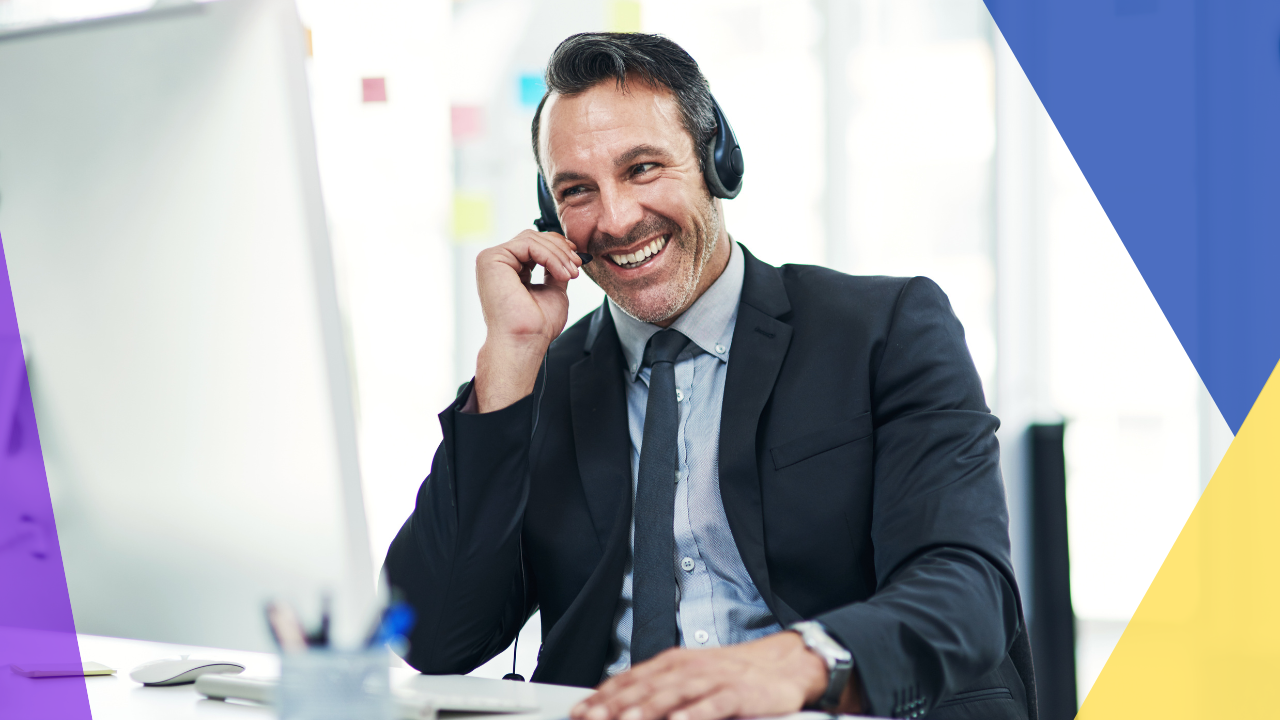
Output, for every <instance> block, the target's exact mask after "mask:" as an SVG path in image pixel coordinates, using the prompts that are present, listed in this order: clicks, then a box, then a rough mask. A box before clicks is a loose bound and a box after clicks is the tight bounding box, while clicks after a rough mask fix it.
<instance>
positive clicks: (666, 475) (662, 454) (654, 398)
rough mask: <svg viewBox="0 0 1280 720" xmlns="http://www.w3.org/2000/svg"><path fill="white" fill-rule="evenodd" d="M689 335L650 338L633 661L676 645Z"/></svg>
mask: <svg viewBox="0 0 1280 720" xmlns="http://www.w3.org/2000/svg"><path fill="white" fill-rule="evenodd" d="M688 344H689V338H687V337H685V336H684V335H681V334H680V333H679V332H677V331H675V330H663V331H661V332H659V333H657V334H655V335H654V336H653V337H651V338H649V346H648V348H647V349H646V351H645V357H644V359H645V365H650V366H652V370H650V373H649V402H648V405H647V406H646V410H645V413H644V440H643V441H642V444H641V446H640V476H639V478H638V480H637V482H636V506H635V522H636V537H635V550H634V553H633V555H632V576H631V578H632V585H631V588H632V600H633V603H632V625H631V664H632V665H633V666H634V665H638V664H640V663H642V662H644V661H645V660H648V659H649V658H651V657H653V656H654V655H657V654H658V653H660V652H662V651H663V650H666V649H667V648H669V647H672V646H674V645H675V644H676V642H677V640H678V638H677V637H676V634H677V630H676V566H675V549H674V548H675V536H674V531H673V529H672V527H673V525H674V524H675V512H676V474H677V462H678V460H679V456H678V454H677V452H676V433H677V430H676V427H677V424H678V423H679V420H680V411H679V409H678V408H677V406H676V365H675V363H676V356H677V355H679V354H680V351H681V350H683V349H684V346H685V345H688Z"/></svg>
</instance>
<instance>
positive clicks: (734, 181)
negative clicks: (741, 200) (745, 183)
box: [702, 96, 746, 200]
mask: <svg viewBox="0 0 1280 720" xmlns="http://www.w3.org/2000/svg"><path fill="white" fill-rule="evenodd" d="M711 109H712V110H713V111H715V114H716V131H715V134H714V135H712V136H711V139H710V140H708V141H707V150H706V153H705V155H704V156H703V158H702V175H703V177H704V178H706V181H707V188H708V189H709V190H711V194H712V195H713V196H715V197H718V198H724V199H726V200H729V199H732V198H735V197H737V196H738V193H740V192H742V175H743V171H744V170H745V169H746V168H745V166H744V165H743V164H742V146H740V145H738V137H737V136H736V135H734V134H733V128H731V127H729V121H728V120H726V119H725V117H724V112H722V111H721V110H720V103H718V102H716V99H715V97H714V96H713V97H712V98H711Z"/></svg>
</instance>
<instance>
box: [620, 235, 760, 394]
mask: <svg viewBox="0 0 1280 720" xmlns="http://www.w3.org/2000/svg"><path fill="white" fill-rule="evenodd" d="M745 267H746V264H745V262H744V261H743V259H742V250H741V249H740V248H739V247H738V244H737V243H735V242H733V241H732V240H730V241H729V264H728V265H726V266H725V268H724V272H722V273H720V277H718V278H716V281H715V282H714V283H712V284H711V287H709V288H707V291H706V292H704V293H702V297H699V298H698V299H697V300H696V301H694V303H693V305H692V306H690V308H689V309H688V310H685V311H684V313H683V314H682V315H681V316H680V317H678V318H676V321H675V322H674V323H672V324H671V327H672V329H674V330H679V331H680V332H681V333H683V334H684V336H685V337H687V338H689V339H690V340H691V341H693V342H692V343H691V344H690V347H689V348H686V349H685V351H684V352H683V353H681V357H685V356H687V355H689V354H690V352H691V351H696V349H701V350H702V351H703V352H705V353H707V354H708V355H714V356H715V357H717V358H719V359H720V361H721V362H728V361H729V346H730V344H731V343H732V340H733V326H734V324H736V322H737V320H738V301H739V300H740V299H741V298H742V277H743V272H744V270H745ZM608 303H609V314H610V315H612V316H613V325H614V327H615V328H616V329H617V331H618V340H619V341H621V343H622V355H623V357H625V358H626V360H627V372H628V373H629V374H630V375H631V379H632V381H634V380H635V379H636V376H637V375H639V374H640V363H641V362H642V361H643V359H644V348H645V346H646V345H648V344H649V338H650V337H653V335H654V333H656V332H658V331H659V330H661V329H662V328H660V327H658V326H657V325H654V324H652V323H647V322H641V321H639V320H637V319H635V318H633V317H631V316H630V315H628V314H627V313H626V312H624V311H623V310H622V309H621V308H619V307H618V306H617V305H615V304H614V303H613V300H609V301H608Z"/></svg>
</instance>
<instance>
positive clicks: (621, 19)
mask: <svg viewBox="0 0 1280 720" xmlns="http://www.w3.org/2000/svg"><path fill="white" fill-rule="evenodd" d="M607 19H608V22H607V24H606V26H607V27H608V28H609V32H640V3H639V2H638V0H612V2H610V3H609V9H608V16H607Z"/></svg>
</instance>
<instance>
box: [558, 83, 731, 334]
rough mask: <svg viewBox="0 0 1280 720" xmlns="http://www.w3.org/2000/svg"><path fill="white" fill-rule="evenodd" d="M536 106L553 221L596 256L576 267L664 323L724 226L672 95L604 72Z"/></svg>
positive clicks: (698, 284)
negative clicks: (604, 77)
mask: <svg viewBox="0 0 1280 720" xmlns="http://www.w3.org/2000/svg"><path fill="white" fill-rule="evenodd" d="M542 113H543V114H542V131H541V137H539V151H540V155H541V157H542V162H543V170H544V171H545V177H546V178H547V182H548V184H549V186H550V188H551V194H552V195H553V196H554V197H555V200H556V206H557V208H558V209H559V211H560V222H561V224H562V225H563V226H564V229H565V235H566V237H568V239H569V241H570V242H572V243H573V244H574V245H576V246H577V248H578V250H580V251H582V252H589V253H591V254H592V255H594V256H595V257H596V260H595V262H593V263H591V264H590V265H586V266H584V267H583V269H584V270H586V272H587V275H588V276H589V277H590V278H591V279H592V280H594V281H595V282H596V284H597V285H599V286H600V287H601V288H602V289H603V290H604V291H605V293H606V294H607V295H608V296H609V297H610V298H611V299H612V300H613V302H614V303H615V304H617V305H618V307H620V308H622V309H623V310H624V311H626V313H627V314H629V315H631V316H632V317H634V318H637V319H639V320H643V321H645V322H651V323H659V324H668V323H669V321H670V320H671V319H672V318H674V317H676V316H678V315H679V314H680V313H682V312H684V310H686V309H687V308H688V307H689V305H691V304H693V301H694V300H696V299H697V297H698V295H700V294H701V293H702V291H703V290H705V289H706V286H707V285H709V284H710V282H709V281H710V280H714V278H713V277H709V276H707V275H706V274H705V273H704V271H705V270H706V269H707V267H708V265H709V263H710V261H711V259H712V256H713V254H714V252H715V250H716V247H717V244H718V240H719V237H720V235H721V231H722V229H721V223H720V214H719V212H718V211H717V207H716V204H715V202H714V201H713V200H712V198H711V195H710V193H709V192H708V191H707V187H706V184H705V182H704V181H703V179H702V172H701V170H700V169H699V166H698V153H697V152H695V148H694V147H693V139H692V138H690V137H689V133H688V132H686V131H685V129H684V126H683V125H682V124H681V122H680V110H679V107H678V106H677V104H676V100H675V97H674V96H673V95H672V94H671V93H670V92H669V91H667V90H665V89H655V88H654V87H652V86H650V85H648V84H645V83H640V82H632V83H628V85H627V89H626V91H625V92H624V91H621V90H619V89H618V87H617V85H616V84H615V83H614V82H613V81H612V80H610V81H606V82H603V83H600V84H598V85H596V86H595V87H593V88H591V89H590V90H588V91H586V92H584V93H582V94H581V95H576V96H573V97H565V96H561V95H554V94H553V95H552V96H551V97H549V98H548V99H547V103H546V105H545V106H544V107H543V111H542ZM722 252H723V251H722ZM725 257H727V253H726V254H725Z"/></svg>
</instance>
